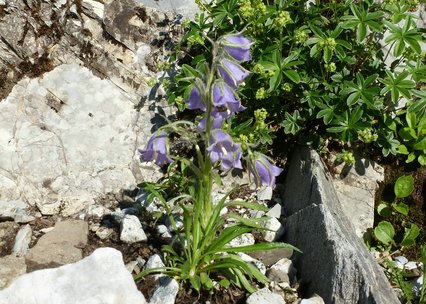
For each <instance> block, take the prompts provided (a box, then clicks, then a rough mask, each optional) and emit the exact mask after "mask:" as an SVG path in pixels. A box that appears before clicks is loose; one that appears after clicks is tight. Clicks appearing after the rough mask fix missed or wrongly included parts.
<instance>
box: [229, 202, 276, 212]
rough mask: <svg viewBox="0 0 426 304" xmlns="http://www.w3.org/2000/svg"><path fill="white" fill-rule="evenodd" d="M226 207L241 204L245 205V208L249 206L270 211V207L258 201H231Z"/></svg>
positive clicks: (241, 205) (253, 208)
mask: <svg viewBox="0 0 426 304" xmlns="http://www.w3.org/2000/svg"><path fill="white" fill-rule="evenodd" d="M225 206H226V207H231V206H240V207H245V208H249V209H252V210H260V211H265V212H267V211H269V208H268V207H266V206H264V205H261V204H259V203H256V202H246V201H231V202H229V203H226V204H225Z"/></svg>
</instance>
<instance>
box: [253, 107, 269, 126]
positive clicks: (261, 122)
mask: <svg viewBox="0 0 426 304" xmlns="http://www.w3.org/2000/svg"><path fill="white" fill-rule="evenodd" d="M266 117H268V112H267V111H266V110H265V109H264V108H260V109H257V110H256V111H254V119H255V121H256V122H255V124H256V128H257V129H259V128H264V127H265V125H266V124H265V120H266Z"/></svg>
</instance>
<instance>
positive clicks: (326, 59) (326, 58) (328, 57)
mask: <svg viewBox="0 0 426 304" xmlns="http://www.w3.org/2000/svg"><path fill="white" fill-rule="evenodd" d="M331 56H333V53H332V51H331V49H330V48H329V47H325V48H324V55H323V58H324V62H325V63H329V62H330V60H331Z"/></svg>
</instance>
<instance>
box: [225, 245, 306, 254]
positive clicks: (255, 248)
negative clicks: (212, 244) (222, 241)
mask: <svg viewBox="0 0 426 304" xmlns="http://www.w3.org/2000/svg"><path fill="white" fill-rule="evenodd" d="M277 248H288V249H293V250H295V251H297V252H302V251H300V249H297V248H296V247H294V246H292V245H290V244H287V243H258V244H254V245H247V246H240V247H229V248H223V249H222V251H223V252H254V251H259V250H271V249H277Z"/></svg>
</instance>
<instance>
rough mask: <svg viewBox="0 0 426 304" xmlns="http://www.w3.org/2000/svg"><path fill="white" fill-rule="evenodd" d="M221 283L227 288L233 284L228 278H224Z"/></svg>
mask: <svg viewBox="0 0 426 304" xmlns="http://www.w3.org/2000/svg"><path fill="white" fill-rule="evenodd" d="M219 285H220V286H222V287H223V288H225V289H227V288H228V287H229V286H230V285H231V282H229V280H228V279H226V278H224V279H222V280H220V281H219Z"/></svg>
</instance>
